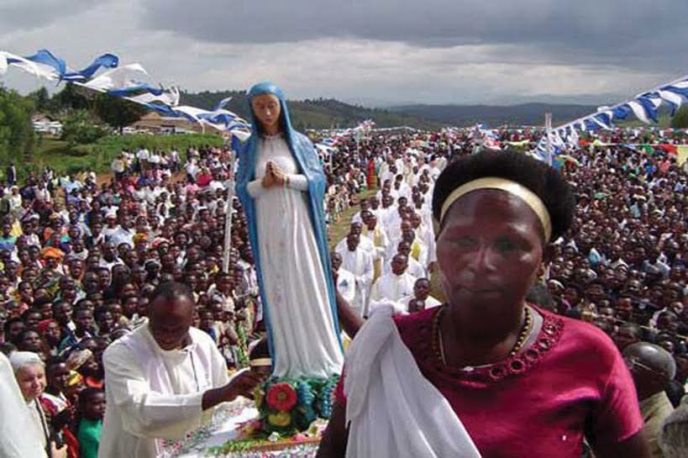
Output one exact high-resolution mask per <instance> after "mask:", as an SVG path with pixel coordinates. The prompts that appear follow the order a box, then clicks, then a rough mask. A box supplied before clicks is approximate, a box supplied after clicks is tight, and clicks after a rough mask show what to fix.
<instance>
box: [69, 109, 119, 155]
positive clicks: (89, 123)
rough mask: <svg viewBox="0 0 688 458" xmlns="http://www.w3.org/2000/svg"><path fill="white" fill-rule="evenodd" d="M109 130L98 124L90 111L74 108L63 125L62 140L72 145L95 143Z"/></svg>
mask: <svg viewBox="0 0 688 458" xmlns="http://www.w3.org/2000/svg"><path fill="white" fill-rule="evenodd" d="M107 133H108V132H107V130H106V129H104V128H102V127H100V126H98V125H96V124H95V122H94V121H93V119H92V118H91V116H90V115H89V113H88V111H86V110H74V111H72V112H71V113H70V114H69V115H68V116H67V118H66V119H65V120H64V122H63V125H62V140H66V141H67V142H69V144H70V146H75V145H85V144H88V143H94V142H96V141H98V139H100V138H102V137H104V136H105V135H107Z"/></svg>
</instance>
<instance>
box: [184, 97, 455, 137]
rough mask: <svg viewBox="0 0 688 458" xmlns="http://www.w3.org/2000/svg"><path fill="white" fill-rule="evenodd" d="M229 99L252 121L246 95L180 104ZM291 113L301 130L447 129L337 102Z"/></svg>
mask: <svg viewBox="0 0 688 458" xmlns="http://www.w3.org/2000/svg"><path fill="white" fill-rule="evenodd" d="M226 97H232V100H230V102H229V103H228V104H227V105H226V108H227V109H228V110H230V111H233V112H235V113H237V114H238V115H240V116H241V117H243V118H245V119H248V116H249V108H248V103H247V102H246V93H245V92H243V91H241V92H240V91H222V92H208V91H204V92H199V93H190V92H182V93H181V99H180V103H181V104H183V105H192V106H195V107H198V108H203V109H206V110H211V109H213V108H215V106H216V105H217V103H218V102H219V101H220V100H222V99H224V98H226ZM289 111H290V114H291V119H292V123H293V124H294V127H295V128H296V129H297V130H305V129H333V128H346V127H355V126H356V125H358V124H359V123H360V122H361V121H364V120H366V119H372V120H373V121H375V124H376V125H377V127H394V126H410V127H415V128H419V129H430V130H432V129H439V128H441V127H442V126H443V125H444V124H443V123H441V122H437V121H432V120H429V119H425V118H422V117H417V116H413V115H407V114H405V113H400V112H392V111H389V110H382V109H377V108H365V107H362V106H357V105H350V104H347V103H344V102H340V101H338V100H334V99H313V100H290V101H289Z"/></svg>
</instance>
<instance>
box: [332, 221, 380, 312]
mask: <svg viewBox="0 0 688 458" xmlns="http://www.w3.org/2000/svg"><path fill="white" fill-rule="evenodd" d="M360 241H361V236H360V234H359V233H357V232H350V233H349V235H347V237H346V249H341V250H337V252H338V253H339V254H340V256H341V257H342V265H343V266H344V268H345V269H346V270H348V271H349V272H351V274H352V275H353V276H354V278H355V279H356V296H355V299H354V300H353V302H350V303H351V306H352V307H353V308H355V309H356V311H357V312H358V314H359V315H361V316H363V315H364V314H365V312H366V310H365V309H366V304H367V302H368V291H369V290H370V285H371V283H372V282H373V274H374V270H373V257H374V252H372V251H370V250H369V249H366V248H364V247H363V246H362V245H361V243H360Z"/></svg>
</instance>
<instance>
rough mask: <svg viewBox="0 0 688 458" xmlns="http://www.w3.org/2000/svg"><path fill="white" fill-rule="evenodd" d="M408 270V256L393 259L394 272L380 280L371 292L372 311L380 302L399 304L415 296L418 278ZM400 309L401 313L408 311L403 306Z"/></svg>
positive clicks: (402, 255) (397, 256)
mask: <svg viewBox="0 0 688 458" xmlns="http://www.w3.org/2000/svg"><path fill="white" fill-rule="evenodd" d="M407 268H408V257H407V256H406V255H404V254H397V255H395V256H394V257H393V258H392V269H391V270H392V271H391V272H389V273H386V274H383V275H382V276H381V277H380V278H378V279H377V281H376V282H375V283H374V284H373V287H372V289H371V291H370V301H371V304H370V310H371V311H372V310H373V309H374V308H375V307H376V306H377V303H379V302H382V301H392V302H394V303H398V302H399V301H400V300H402V299H403V298H404V297H406V296H410V295H412V294H413V286H414V284H415V282H416V278H415V277H414V276H412V275H411V274H409V273H408V272H406V269H407ZM399 307H400V310H401V311H408V310H406V309H404V307H403V306H399Z"/></svg>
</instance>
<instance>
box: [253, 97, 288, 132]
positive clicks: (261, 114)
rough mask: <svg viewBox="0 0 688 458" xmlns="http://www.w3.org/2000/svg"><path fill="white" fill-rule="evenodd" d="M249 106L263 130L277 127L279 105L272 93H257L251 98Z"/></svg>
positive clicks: (279, 111)
mask: <svg viewBox="0 0 688 458" xmlns="http://www.w3.org/2000/svg"><path fill="white" fill-rule="evenodd" d="M251 108H252V109H253V115H254V116H255V117H256V119H257V120H258V122H260V124H261V127H262V128H263V130H268V129H270V128H273V129H274V128H276V127H279V118H280V113H281V107H280V102H279V99H278V98H277V97H275V96H274V95H272V94H261V95H257V96H255V97H253V98H252V99H251Z"/></svg>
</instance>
